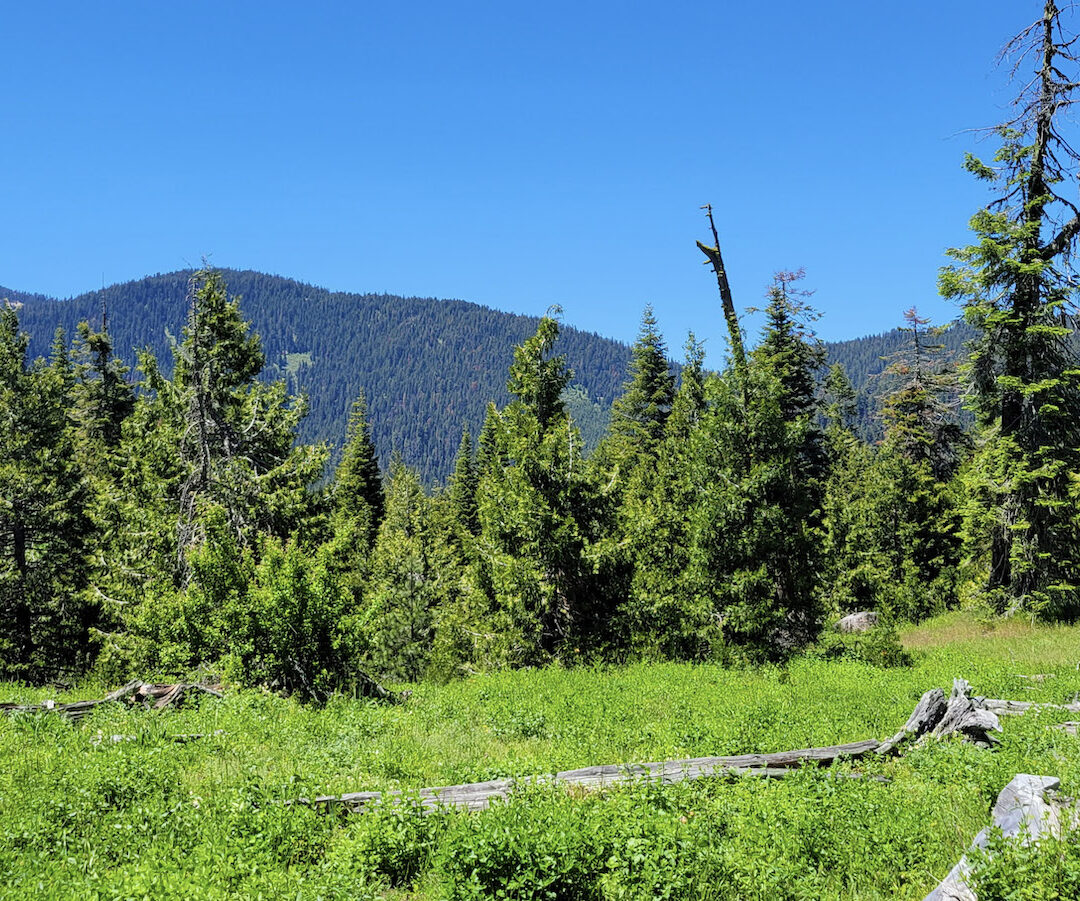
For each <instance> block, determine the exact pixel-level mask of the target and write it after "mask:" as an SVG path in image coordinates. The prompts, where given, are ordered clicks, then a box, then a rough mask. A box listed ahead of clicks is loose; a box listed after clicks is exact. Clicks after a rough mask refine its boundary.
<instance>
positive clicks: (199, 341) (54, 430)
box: [0, 0, 1080, 698]
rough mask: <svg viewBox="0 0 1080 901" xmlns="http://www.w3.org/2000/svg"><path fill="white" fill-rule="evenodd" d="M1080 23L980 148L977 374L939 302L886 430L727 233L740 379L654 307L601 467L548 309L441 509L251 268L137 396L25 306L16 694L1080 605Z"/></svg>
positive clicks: (4, 532)
mask: <svg viewBox="0 0 1080 901" xmlns="http://www.w3.org/2000/svg"><path fill="white" fill-rule="evenodd" d="M1058 27H1059V23H1058V12H1057V9H1056V6H1055V5H1054V3H1053V0H1048V2H1047V4H1046V14H1045V18H1044V19H1043V20H1042V21H1041V22H1040V23H1037V25H1036V26H1033V28H1032V29H1031V30H1029V31H1028V32H1026V33H1025V35H1023V36H1022V41H1023V42H1026V43H1023V46H1021V47H1020V48H1019V49H1020V50H1024V49H1025V48H1026V49H1028V50H1034V51H1035V56H1034V59H1035V71H1036V75H1035V77H1034V79H1033V80H1032V81H1031V82H1030V83H1028V85H1027V86H1026V87H1025V93H1024V94H1023V95H1022V96H1021V98H1020V100H1019V101H1018V108H1019V109H1020V110H1021V112H1020V115H1019V116H1018V117H1017V118H1016V119H1015V120H1014V121H1013V122H1011V123H1009V125H1008V126H1006V127H1003V128H1002V129H1000V130H999V132H998V137H999V139H1000V141H999V150H998V152H997V155H996V157H995V165H994V166H990V165H987V164H984V163H982V162H981V161H979V160H977V159H975V158H969V159H968V163H967V165H968V168H969V169H970V170H971V171H972V172H973V173H974V174H976V175H977V176H978V177H980V178H983V179H985V180H987V181H988V182H989V183H990V184H991V185H992V186H993V187H994V189H995V191H996V194H995V199H994V201H993V202H992V203H991V204H990V205H989V206H988V207H987V208H986V209H983V210H980V211H979V212H978V213H977V214H976V215H975V216H974V217H973V219H972V223H971V225H972V229H973V231H974V232H975V239H976V240H975V243H974V244H972V245H970V246H968V247H964V248H959V249H954V250H952V251H950V253H951V255H952V257H953V259H954V261H955V262H954V264H953V265H951V266H950V267H947V268H946V269H945V270H943V272H942V274H941V288H942V291H943V293H945V294H946V295H947V296H951V297H955V298H957V299H958V300H959V301H960V302H961V303H962V304H963V307H964V313H965V320H966V324H967V326H968V328H969V329H970V333H971V335H972V339H971V341H970V342H969V344H968V345H967V348H966V350H967V353H966V356H967V360H966V362H965V363H964V365H963V366H962V367H961V370H960V371H959V372H958V371H957V370H956V369H955V368H954V367H953V365H952V363H951V362H950V359H949V355H948V354H947V353H945V350H946V348H945V346H944V345H943V343H942V341H941V340H940V338H939V335H938V333H937V332H936V331H935V330H934V329H932V328H930V327H929V323H928V322H927V321H926V320H925V319H923V318H922V317H920V316H919V315H918V313H917V312H916V311H915V310H914V309H912V310H910V311H908V313H907V314H906V315H905V324H904V325H903V326H902V327H901V329H900V330H899V332H898V334H899V335H901V336H902V341H901V342H899V343H898V345H897V347H896V349H895V351H894V352H893V353H892V354H890V355H889V356H888V358H887V360H886V361H885V368H884V372H883V374H882V375H881V376H880V378H879V380H878V381H879V385H880V387H879V389H878V390H879V395H880V401H879V403H878V404H877V405H876V408H875V417H876V421H877V426H876V429H877V431H878V432H879V433H880V436H881V437H880V439H879V440H876V441H872V442H868V441H866V440H865V439H864V438H863V437H862V436H861V435H860V433H859V431H858V430H857V428H856V425H857V422H858V417H859V415H860V409H859V401H858V395H857V392H856V391H855V390H854V388H853V386H852V383H851V380H850V378H849V377H848V375H847V374H846V373H845V371H844V368H843V367H842V366H840V365H838V364H833V365H832V366H831V367H828V368H826V365H825V364H826V360H825V353H824V349H823V347H822V346H821V344H820V343H819V342H818V341H817V339H816V338H815V336H814V333H813V329H812V323H813V321H814V319H815V314H814V311H813V310H812V309H811V308H810V307H809V306H808V304H807V297H808V294H807V292H805V291H804V290H803V289H802V288H801V284H802V281H801V280H802V278H803V274H802V273H801V272H779V273H777V275H776V277H775V280H774V282H773V284H772V285H771V286H770V287H769V289H768V292H767V296H766V307H765V311H764V312H765V325H764V328H763V331H762V333H761V335H760V336H759V339H758V340H757V342H756V344H752V343H751V342H750V341H748V340H747V336H746V335H744V334H743V332H742V329H741V326H740V324H739V321H738V318H737V317H736V316H735V315H734V306H733V301H732V298H731V295H730V288H729V286H728V282H727V275H726V270H725V269H724V263H723V259H722V257H721V253H720V247H719V238H718V237H717V236H716V229H715V227H714V228H713V229H712V234H713V239H714V244H712V245H707V244H704V243H700V242H699V247H700V249H701V250H702V251H703V252H704V253H705V255H706V257H707V261H708V262H710V263H711V264H712V266H713V269H714V271H715V273H716V276H717V280H718V285H719V288H720V292H721V297H722V301H723V305H724V320H725V324H726V326H727V329H728V336H729V346H730V363H729V365H727V366H726V367H725V368H724V369H723V370H722V371H719V372H707V371H706V370H705V369H704V367H703V353H702V348H701V345H700V344H699V343H698V342H697V341H695V339H694V338H693V336H690V338H689V339H688V340H687V343H686V345H685V359H684V362H683V364H682V366H681V367H675V366H673V365H672V364H671V363H670V362H669V360H668V350H667V346H666V344H665V341H664V339H663V337H662V336H661V334H660V332H659V329H658V325H657V322H656V319H655V317H654V316H653V313H652V310H651V309H646V311H645V313H644V315H643V317H642V322H641V330H640V333H639V337H638V340H637V341H636V343H635V344H634V346H633V348H632V350H631V354H630V362H629V369H628V373H627V376H626V381H625V384H624V385H623V389H622V391H621V393H620V394H619V396H618V398H617V399H616V400H615V402H614V403H613V405H612V408H611V413H610V423H609V425H608V427H607V429H606V432H605V433H604V435H603V437H602V439H601V440H600V441H599V444H598V446H597V447H596V448H595V450H594V451H593V452H592V453H587V445H586V443H585V441H584V440H583V438H582V434H581V432H580V429H579V426H578V424H577V422H575V419H574V416H573V415H571V411H570V409H569V407H568V397H573V396H574V393H573V392H572V391H568V389H569V386H570V378H571V373H570V370H569V368H568V366H567V358H566V355H565V354H564V353H560V352H559V346H560V345H559V336H560V327H559V324H558V321H557V318H556V317H557V314H555V315H553V316H548V317H544V318H543V319H541V320H539V321H538V322H537V323H536V325H535V328H534V330H533V331H532V333H531V334H530V335H528V336H526V337H525V338H524V339H523V340H522V341H520V343H518V345H517V347H516V349H515V350H514V351H513V357H512V360H511V362H510V363H509V366H508V379H507V382H506V397H507V400H506V402H504V403H501V404H497V403H489V404H488V406H487V408H486V412H485V414H484V417H483V420H482V422H481V423H480V424H479V427H476V428H471V429H470V428H468V427H466V428H465V429H464V431H463V432H462V433H459V440H458V439H456V441H455V443H456V444H457V448H458V449H457V454H456V457H455V460H454V464H453V469H452V472H451V474H450V475H449V477H448V478H447V479H446V481H445V484H444V486H443V487H440V488H437V489H435V490H429V489H428V488H427V487H426V486H425V481H424V479H423V478H422V474H421V472H420V471H418V469H417V468H416V467H413V466H409V465H407V464H406V463H405V462H403V459H402V458H401V457H400V456H397V457H395V458H394V459H393V460H392V461H391V462H390V464H389V466H388V467H385V468H384V467H381V466H380V455H379V452H378V444H377V440H376V436H375V432H374V430H373V429H372V427H371V416H370V409H371V406H369V405H371V404H372V399H371V398H370V397H366V396H365V395H364V393H363V392H360V391H357V392H356V396H355V397H353V398H352V399H351V401H350V411H351V412H350V414H349V416H348V426H347V441H346V443H345V446H344V449H343V452H342V454H341V456H340V460H339V461H338V462H337V464H336V466H335V468H334V472H333V475H332V477H331V478H329V479H324V473H325V471H326V467H327V463H328V451H327V448H326V447H325V446H324V445H321V444H311V443H305V442H303V441H299V440H297V439H298V434H299V429H300V426H301V423H302V422H303V420H304V416H305V414H306V412H307V410H306V403H305V401H304V398H303V397H302V396H298V395H296V394H294V393H290V389H289V385H288V384H287V383H286V381H285V380H284V379H278V380H275V379H273V378H267V371H268V361H267V358H266V355H265V353H264V350H263V345H262V342H261V340H260V338H259V337H258V336H257V335H256V334H255V333H254V332H253V331H252V329H251V328H250V325H249V324H248V323H247V322H246V321H245V320H244V318H243V316H242V315H241V312H240V307H239V302H238V301H237V300H236V298H235V297H232V296H230V294H229V293H228V290H227V287H226V283H225V277H224V276H223V274H222V273H218V272H214V271H210V270H203V271H200V272H196V273H194V274H193V275H191V277H190V279H189V282H188V287H187V292H186V296H187V304H188V307H187V316H186V325H185V326H184V328H183V330H182V333H181V335H180V336H179V338H178V339H177V340H176V341H175V342H174V343H173V345H172V347H171V360H170V361H169V365H167V366H166V365H165V364H164V362H162V361H159V359H158V357H157V356H156V355H155V354H154V353H152V352H150V351H144V352H143V353H141V354H140V356H139V359H138V369H137V379H136V383H135V384H134V385H133V384H132V382H131V379H130V377H129V373H128V372H127V367H126V366H125V364H124V363H123V361H122V360H120V359H118V358H117V357H116V356H115V355H114V353H113V344H112V338H111V336H110V334H109V332H108V330H107V328H105V327H104V326H103V327H102V329H101V330H100V331H95V330H94V329H93V328H91V327H90V326H89V325H87V324H86V323H82V324H80V325H79V326H78V328H77V330H76V333H75V335H74V338H73V340H72V341H71V343H70V344H69V343H68V340H67V338H66V336H65V334H64V333H63V332H62V331H61V332H59V333H58V334H57V335H56V338H55V340H54V343H53V346H52V350H51V352H50V354H49V356H48V359H38V360H37V361H36V362H32V363H31V362H29V360H30V356H29V341H28V338H27V336H26V335H25V334H24V333H23V332H22V331H21V329H20V324H19V313H18V311H17V309H16V308H15V306H14V305H11V304H9V305H6V306H5V307H4V308H3V309H2V311H0V430H2V432H0V439H2V440H0V486H2V495H0V642H3V646H2V655H0V660H2V667H3V672H4V675H5V676H7V677H19V678H25V679H29V680H42V679H48V678H54V677H56V676H59V675H64V674H71V673H77V672H80V671H83V670H85V669H86V668H87V667H90V666H97V667H99V669H100V670H101V671H102V672H103V673H108V674H109V675H112V676H116V675H120V674H121V673H124V672H132V671H139V672H148V671H174V672H175V671H184V670H191V669H193V668H196V667H198V666H200V665H211V666H215V667H220V668H221V669H222V670H223V672H224V673H225V675H226V676H227V677H229V678H232V679H234V680H236V681H238V682H242V683H260V684H266V685H271V686H274V687H277V688H279V689H282V690H285V691H290V692H296V693H299V694H301V695H304V696H307V697H315V698H319V697H323V696H325V695H326V694H327V692H329V691H331V690H333V689H334V688H336V687H338V686H341V685H343V684H347V682H348V680H349V678H350V676H351V675H352V674H354V673H356V672H358V671H359V670H360V669H364V670H367V671H371V672H374V673H375V674H377V675H379V676H381V677H387V678H392V679H405V680H412V679H418V678H424V677H433V678H452V677H454V676H457V675H461V674H466V673H470V672H475V671H478V670H483V669H489V668H496V667H520V666H535V665H543V664H546V663H549V662H556V661H559V662H563V663H572V662H575V661H589V660H622V659H627V658H650V659H651V658H673V659H682V660H701V659H705V658H721V659H741V660H751V661H754V660H767V659H780V658H783V657H786V656H788V655H790V654H792V653H794V652H796V651H797V650H799V649H800V648H803V647H805V646H806V645H807V644H808V643H810V642H812V641H814V640H815V639H816V638H817V637H818V635H819V634H820V632H821V629H822V628H823V625H824V624H825V622H826V621H827V620H828V619H829V618H830V617H831V616H834V615H836V614H839V613H843V612H845V611H848V610H850V609H855V608H871V609H876V610H878V611H879V612H880V613H882V614H883V615H884V617H885V618H886V620H893V621H895V620H918V619H920V618H922V617H925V616H927V615H929V614H932V613H935V612H938V611H939V610H942V609H945V608H948V607H951V606H954V605H957V604H960V603H965V602H968V603H981V604H984V605H985V606H987V607H988V608H990V609H992V610H993V611H994V612H996V613H998V614H1007V613H1012V612H1018V611H1022V612H1024V613H1025V614H1030V615H1040V616H1045V617H1050V618H1058V619H1074V618H1076V617H1077V616H1078V615H1080V589H1078V587H1077V586H1078V585H1080V572H1078V570H1080V515H1078V513H1077V500H1078V495H1080V365H1078V362H1080V361H1078V359H1077V354H1076V340H1075V338H1076V336H1075V327H1074V325H1075V320H1074V317H1073V315H1072V306H1071V304H1072V292H1073V290H1074V288H1073V281H1072V278H1071V275H1070V273H1071V269H1070V266H1069V257H1070V254H1071V251H1072V248H1073V246H1074V243H1075V239H1076V237H1077V235H1078V234H1080V214H1078V213H1076V211H1075V208H1074V207H1073V206H1072V204H1071V203H1069V202H1068V201H1066V200H1061V199H1059V194H1058V186H1059V185H1060V184H1061V183H1062V182H1065V181H1066V180H1069V179H1072V180H1075V177H1076V171H1075V166H1073V164H1080V158H1078V157H1077V156H1076V155H1075V154H1073V152H1072V150H1071V149H1070V148H1069V146H1068V144H1067V143H1064V142H1063V141H1062V140H1061V139H1060V138H1059V137H1058V135H1057V132H1056V130H1055V127H1054V123H1055V121H1056V119H1055V116H1056V115H1057V114H1058V112H1059V111H1060V110H1061V109H1063V108H1064V107H1065V106H1066V105H1067V104H1066V103H1065V101H1066V100H1067V99H1068V98H1069V96H1070V94H1071V92H1072V91H1073V90H1075V89H1076V84H1077V82H1064V81H1062V80H1061V76H1060V72H1059V69H1058V66H1059V65H1064V62H1063V60H1064V61H1067V59H1068V50H1067V48H1068V46H1069V45H1068V44H1067V43H1063V41H1065V39H1064V38H1062V37H1061V35H1060V34H1059V31H1058ZM1070 166H1072V168H1070ZM709 221H710V224H711V222H712V214H711V210H710V211H709ZM399 326H400V327H401V328H405V329H407V328H408V325H407V320H403V321H401V322H399ZM282 327H287V326H286V324H284V323H283V324H282ZM320 340H326V341H329V340H331V337H330V336H328V335H327V336H324V338H321V339H320ZM478 340H479V337H478ZM391 343H393V342H391ZM312 347H313V351H312V353H313V354H315V355H318V354H320V353H322V350H321V349H320V345H319V344H318V343H317V342H316V343H315V344H313V345H312ZM269 371H270V373H271V375H273V374H274V370H273V369H272V368H271V369H270V370H269ZM436 393H437V392H436ZM961 395H963V396H964V397H965V398H966V401H967V406H968V409H969V410H970V412H971V413H972V414H973V416H974V421H975V429H974V432H973V433H967V432H965V430H964V429H963V428H962V427H961V419H960V416H961V410H960V406H959V403H958V400H959V398H960V397H961ZM864 412H865V411H864ZM394 441H395V443H397V442H398V439H397V438H395V439H394Z"/></svg>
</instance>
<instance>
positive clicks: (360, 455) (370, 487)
mask: <svg viewBox="0 0 1080 901" xmlns="http://www.w3.org/2000/svg"><path fill="white" fill-rule="evenodd" d="M384 503H385V501H384V497H383V487H382V473H380V472H379V461H378V457H377V455H376V452H375V443H374V442H373V441H372V439H371V426H370V425H369V424H368V417H367V400H366V399H365V398H364V394H363V392H360V394H359V396H358V397H357V398H356V400H355V401H354V402H353V407H352V411H351V412H350V414H349V427H348V431H347V433H346V440H345V451H344V453H343V454H342V457H341V462H340V463H339V464H338V468H337V472H336V473H335V475H334V488H333V506H334V513H335V515H336V516H337V517H338V518H339V519H344V520H349V521H351V522H353V523H355V524H356V527H357V528H358V529H359V531H360V534H361V535H362V537H363V540H364V542H365V543H366V546H367V547H368V548H369V549H370V548H371V547H373V546H374V544H375V536H376V534H378V531H379V523H380V522H382V517H383V507H384Z"/></svg>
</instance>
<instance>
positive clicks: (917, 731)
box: [877, 688, 947, 754]
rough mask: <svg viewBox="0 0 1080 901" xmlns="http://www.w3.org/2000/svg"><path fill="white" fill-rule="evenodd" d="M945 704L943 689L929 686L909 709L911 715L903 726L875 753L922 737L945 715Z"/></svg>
mask: <svg viewBox="0 0 1080 901" xmlns="http://www.w3.org/2000/svg"><path fill="white" fill-rule="evenodd" d="M946 706H947V705H946V703H945V692H944V690H942V689H940V688H931V689H930V690H929V691H928V692H926V693H924V694H923V696H922V697H921V698H919V703H918V704H916V705H915V709H914V710H913V711H911V716H909V717H908V720H907V722H906V723H904V727H903V728H902V729H901V730H900V731H899V732H897V733H896V735H894V736H893V737H892V738H888V739H886V740H885V741H883V742H882V743H881V745H880V746H879V747H878V749H877V753H878V754H888V753H890V752H892V751H893V750H895V749H896V748H897V747H898V746H899V745H901V744H903V743H904V742H906V741H909V740H911V739H913V738H915V739H917V738H922V737H923V736H924V735H926V734H927V733H928V732H930V731H932V730H933V729H934V727H935V726H937V724H938V723H940V722H941V718H942V717H943V716H945V708H946Z"/></svg>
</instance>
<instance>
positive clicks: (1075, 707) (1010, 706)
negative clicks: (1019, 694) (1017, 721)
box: [979, 698, 1080, 716]
mask: <svg viewBox="0 0 1080 901" xmlns="http://www.w3.org/2000/svg"><path fill="white" fill-rule="evenodd" d="M979 703H980V704H982V706H983V707H985V708H986V709H987V710H990V711H992V712H993V713H996V714H997V715H998V716H1020V714H1023V713H1027V712H1028V711H1029V710H1064V711H1066V712H1068V713H1080V704H1043V703H1039V702H1037V701H1005V700H1002V699H1001V698H979Z"/></svg>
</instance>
